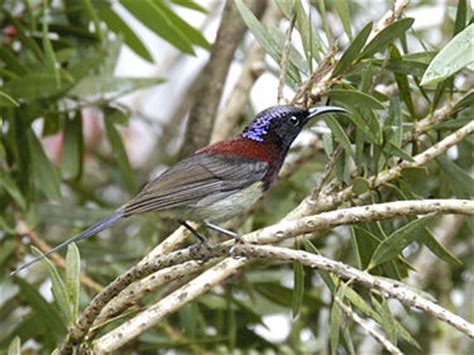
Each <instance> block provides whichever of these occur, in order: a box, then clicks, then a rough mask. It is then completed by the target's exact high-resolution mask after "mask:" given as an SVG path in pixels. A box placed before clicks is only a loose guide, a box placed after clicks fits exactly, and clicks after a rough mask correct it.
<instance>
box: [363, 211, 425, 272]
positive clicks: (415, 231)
mask: <svg viewBox="0 0 474 355" xmlns="http://www.w3.org/2000/svg"><path fill="white" fill-rule="evenodd" d="M433 219H434V215H433V214H431V215H428V216H425V217H422V218H418V219H415V220H414V221H412V222H410V223H407V224H406V225H404V226H403V227H401V228H400V229H398V230H396V231H395V232H393V233H392V234H391V235H390V236H389V237H388V239H385V240H384V241H382V243H380V245H379V246H378V247H377V249H376V250H375V252H374V254H373V255H372V258H371V261H370V265H369V269H372V268H374V267H375V266H377V265H380V264H382V263H384V262H386V261H389V260H392V259H393V258H395V257H396V256H397V255H399V254H400V252H401V251H402V250H403V249H404V248H405V247H406V246H407V245H408V244H410V243H411V242H412V241H414V240H417V239H418V238H420V237H421V233H420V231H421V230H422V229H423V228H425V227H426V226H427V225H428V224H429V223H430V222H431V221H432V220H433Z"/></svg>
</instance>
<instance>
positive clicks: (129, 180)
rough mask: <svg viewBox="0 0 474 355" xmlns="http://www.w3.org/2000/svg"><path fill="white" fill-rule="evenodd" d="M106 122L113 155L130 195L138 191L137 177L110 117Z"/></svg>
mask: <svg viewBox="0 0 474 355" xmlns="http://www.w3.org/2000/svg"><path fill="white" fill-rule="evenodd" d="M104 122H105V131H106V133H107V139H108V140H109V143H110V145H111V147H112V154H113V156H114V159H115V161H116V162H117V165H118V168H119V171H120V175H121V176H122V179H123V182H124V185H125V187H126V188H127V190H128V191H129V192H130V193H134V192H135V190H136V184H135V177H134V175H133V171H132V167H131V166H130V162H129V160H128V156H127V152H126V151H125V146H124V144H123V141H122V137H121V136H120V133H119V132H118V131H117V128H115V126H114V124H113V123H112V121H111V120H110V119H108V117H105V119H104Z"/></svg>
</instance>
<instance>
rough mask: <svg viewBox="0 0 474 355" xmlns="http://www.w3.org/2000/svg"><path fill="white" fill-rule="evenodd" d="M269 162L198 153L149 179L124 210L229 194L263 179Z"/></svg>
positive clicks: (150, 208) (137, 210)
mask: <svg viewBox="0 0 474 355" xmlns="http://www.w3.org/2000/svg"><path fill="white" fill-rule="evenodd" d="M268 166H269V164H268V163H266V162H264V161H257V160H254V159H249V158H245V157H240V156H228V155H227V156H225V157H224V156H220V155H217V154H213V153H201V154H196V155H193V156H191V157H188V158H186V159H183V160H181V161H180V162H179V163H177V164H176V165H174V166H173V167H171V168H170V169H168V170H167V171H165V172H164V173H163V174H162V175H160V176H158V177H157V178H155V179H153V180H152V181H150V182H149V183H148V184H147V185H146V186H145V187H144V188H143V190H142V191H141V192H139V193H138V194H137V195H136V196H135V197H134V198H132V199H131V200H130V201H129V202H128V203H127V204H125V205H124V206H123V210H124V214H125V215H126V216H129V215H132V214H136V213H142V212H147V211H159V210H164V209H168V208H175V207H180V206H185V205H195V204H197V203H199V201H202V200H203V199H204V198H206V197H208V196H210V195H212V194H216V195H217V194H221V195H222V196H228V195H230V194H233V193H235V192H237V191H239V190H240V189H241V188H244V187H247V186H250V185H252V184H253V183H255V182H257V181H259V180H260V179H262V178H263V177H264V176H265V174H266V173H267V171H268Z"/></svg>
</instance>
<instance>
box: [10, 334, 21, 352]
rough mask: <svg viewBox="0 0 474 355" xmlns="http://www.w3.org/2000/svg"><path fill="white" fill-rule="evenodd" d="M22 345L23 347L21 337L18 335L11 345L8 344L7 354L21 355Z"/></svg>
mask: <svg viewBox="0 0 474 355" xmlns="http://www.w3.org/2000/svg"><path fill="white" fill-rule="evenodd" d="M20 347H21V343H20V337H18V336H16V337H14V338H13V340H12V341H11V342H10V345H9V346H8V353H7V354H8V355H21V351H20Z"/></svg>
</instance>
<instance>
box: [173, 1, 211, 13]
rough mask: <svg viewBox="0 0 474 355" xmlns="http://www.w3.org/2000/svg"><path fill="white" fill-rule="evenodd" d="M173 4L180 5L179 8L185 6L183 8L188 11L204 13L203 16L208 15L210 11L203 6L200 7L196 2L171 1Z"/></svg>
mask: <svg viewBox="0 0 474 355" xmlns="http://www.w3.org/2000/svg"><path fill="white" fill-rule="evenodd" d="M171 1H172V2H173V4H176V5H179V6H183V7H187V8H188V9H191V10H196V11H199V12H202V13H203V14H207V13H208V11H207V10H206V8H204V7H202V6H201V5H199V4H198V3H197V2H196V1H194V0H171Z"/></svg>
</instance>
